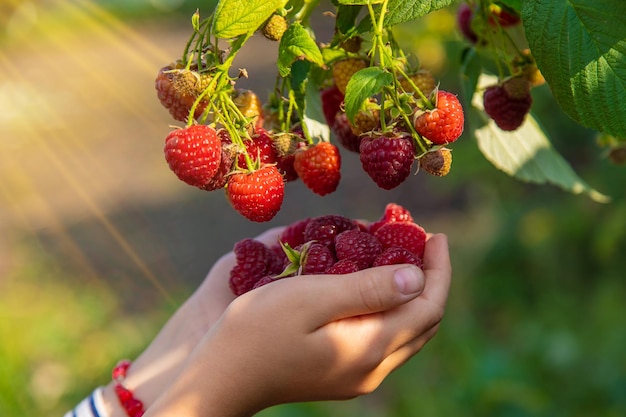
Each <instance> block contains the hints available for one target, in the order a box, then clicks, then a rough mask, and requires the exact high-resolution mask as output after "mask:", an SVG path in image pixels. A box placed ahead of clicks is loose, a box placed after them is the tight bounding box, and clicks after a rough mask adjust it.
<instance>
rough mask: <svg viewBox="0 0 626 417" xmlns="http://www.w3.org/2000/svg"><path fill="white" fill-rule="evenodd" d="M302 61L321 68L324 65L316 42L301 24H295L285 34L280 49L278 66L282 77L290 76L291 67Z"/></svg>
mask: <svg viewBox="0 0 626 417" xmlns="http://www.w3.org/2000/svg"><path fill="white" fill-rule="evenodd" d="M302 59H304V60H307V61H309V62H312V63H314V64H317V65H319V66H323V65H324V59H323V58H322V52H321V51H320V48H319V47H318V46H317V43H315V40H314V39H313V38H312V37H311V35H310V34H309V32H308V31H307V30H306V29H305V28H304V27H303V26H302V25H301V24H300V23H293V24H292V25H290V26H289V28H288V29H287V31H286V32H285V33H284V34H283V37H282V38H281V40H280V46H279V48H278V62H277V64H278V72H279V73H280V76H281V77H286V76H288V75H289V73H290V72H291V65H292V64H293V63H294V62H295V61H297V60H302Z"/></svg>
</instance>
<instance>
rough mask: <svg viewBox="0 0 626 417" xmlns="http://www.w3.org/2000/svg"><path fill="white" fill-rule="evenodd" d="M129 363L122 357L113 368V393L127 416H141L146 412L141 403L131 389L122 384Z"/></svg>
mask: <svg viewBox="0 0 626 417" xmlns="http://www.w3.org/2000/svg"><path fill="white" fill-rule="evenodd" d="M131 363H132V362H131V361H129V360H128V359H123V360H121V361H119V362H118V363H117V365H115V368H113V372H112V376H113V382H115V394H116V395H117V399H118V400H120V403H121V404H122V407H124V410H125V411H126V414H127V415H128V417H141V416H143V414H144V413H145V412H146V411H145V410H144V408H143V403H142V402H141V401H139V400H138V399H137V398H135V396H134V395H133V392H132V391H131V390H129V389H128V388H126V387H124V385H122V382H124V379H125V378H126V371H128V368H130V364H131Z"/></svg>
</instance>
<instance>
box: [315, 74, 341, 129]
mask: <svg viewBox="0 0 626 417" xmlns="http://www.w3.org/2000/svg"><path fill="white" fill-rule="evenodd" d="M320 98H321V101H322V111H323V112H324V117H325V118H326V124H328V126H332V124H333V122H334V121H335V115H336V114H337V113H339V111H340V110H341V104H342V103H343V99H344V97H343V94H342V93H341V91H339V88H337V86H336V85H334V84H333V85H332V86H330V87H327V88H325V89H323V90H322V91H320Z"/></svg>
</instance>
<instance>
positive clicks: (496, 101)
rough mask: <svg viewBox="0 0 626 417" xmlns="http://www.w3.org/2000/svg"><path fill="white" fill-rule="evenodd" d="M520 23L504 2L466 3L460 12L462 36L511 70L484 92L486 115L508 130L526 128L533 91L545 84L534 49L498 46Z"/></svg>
mask: <svg viewBox="0 0 626 417" xmlns="http://www.w3.org/2000/svg"><path fill="white" fill-rule="evenodd" d="M520 23H521V19H520V16H519V15H518V14H517V13H516V11H515V10H514V9H511V8H508V7H507V6H505V5H503V4H500V3H492V2H490V1H484V2H478V3H472V4H468V3H462V4H461V5H459V7H458V9H457V26H458V29H459V32H460V33H461V35H462V36H463V37H464V38H465V39H466V40H467V41H468V42H469V43H470V44H471V45H472V47H474V48H477V49H480V50H481V52H482V55H483V56H486V57H491V59H492V60H493V61H496V62H497V65H498V66H499V67H501V68H508V69H509V74H506V73H500V76H499V78H500V81H499V82H498V83H497V84H494V85H490V86H488V87H487V88H485V90H484V92H483V105H484V110H485V113H486V114H487V116H489V117H490V118H491V119H492V120H493V121H494V122H495V124H496V125H497V126H498V127H499V128H500V129H502V130H504V131H513V130H517V129H518V128H519V127H520V126H521V125H522V123H523V122H524V120H525V119H526V115H527V114H528V112H529V111H530V108H531V106H532V96H531V94H530V92H531V88H532V87H536V86H539V85H542V84H543V83H544V82H545V80H544V79H543V76H542V75H541V73H540V72H539V70H538V69H537V65H536V64H535V61H534V59H533V57H532V55H531V53H530V50H528V49H523V48H521V47H517V46H516V47H515V48H513V52H509V51H507V50H503V49H502V48H501V47H500V46H499V44H498V43H497V42H498V41H497V40H498V39H501V38H503V34H504V32H505V31H507V30H509V28H514V27H516V26H519V24H520ZM507 37H509V36H508V35H507ZM509 38H510V37H509ZM510 39H511V42H514V41H513V38H510Z"/></svg>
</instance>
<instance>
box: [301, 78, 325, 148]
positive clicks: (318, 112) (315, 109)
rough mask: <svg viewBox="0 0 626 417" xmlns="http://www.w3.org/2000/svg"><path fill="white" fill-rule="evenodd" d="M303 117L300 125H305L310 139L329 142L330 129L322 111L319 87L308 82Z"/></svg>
mask: <svg viewBox="0 0 626 417" xmlns="http://www.w3.org/2000/svg"><path fill="white" fill-rule="evenodd" d="M304 99H305V105H304V117H303V118H302V123H304V124H306V126H307V128H308V130H309V135H310V136H311V137H312V138H320V139H321V140H323V141H325V142H327V141H329V140H330V128H329V127H328V125H327V124H326V118H325V117H324V111H323V110H322V99H321V97H320V92H319V87H317V86H316V85H315V84H314V83H312V82H311V81H310V80H309V82H308V83H307V84H306V92H305V98H304Z"/></svg>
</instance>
